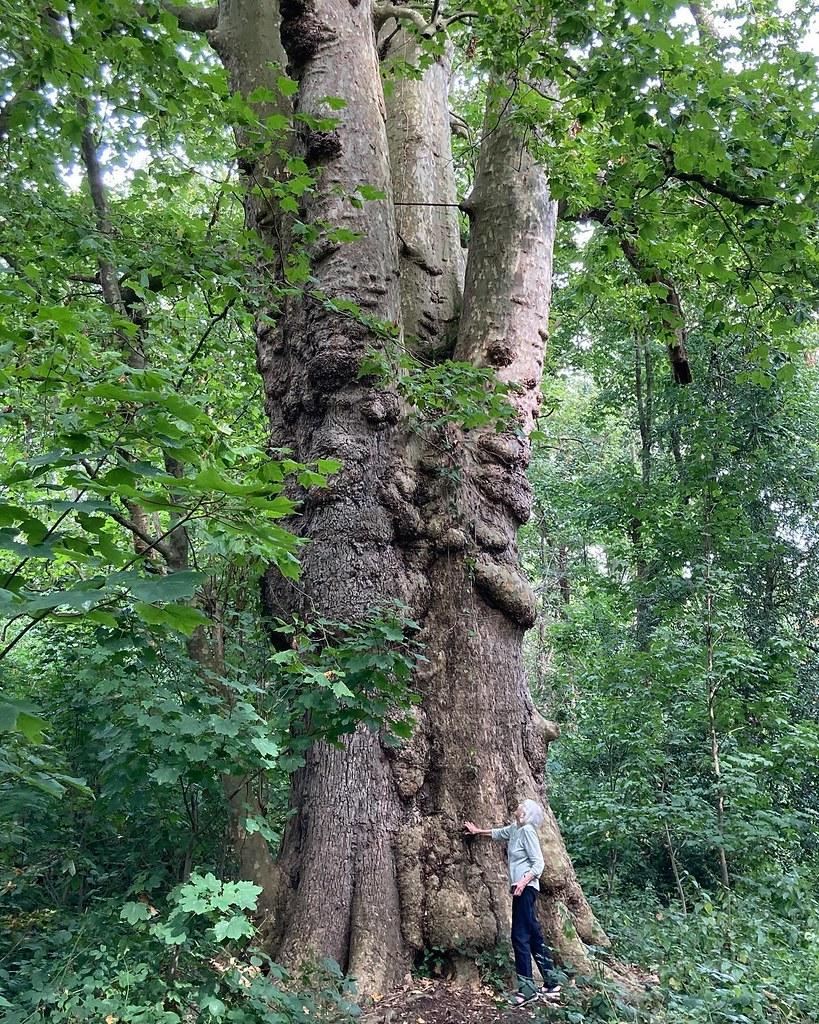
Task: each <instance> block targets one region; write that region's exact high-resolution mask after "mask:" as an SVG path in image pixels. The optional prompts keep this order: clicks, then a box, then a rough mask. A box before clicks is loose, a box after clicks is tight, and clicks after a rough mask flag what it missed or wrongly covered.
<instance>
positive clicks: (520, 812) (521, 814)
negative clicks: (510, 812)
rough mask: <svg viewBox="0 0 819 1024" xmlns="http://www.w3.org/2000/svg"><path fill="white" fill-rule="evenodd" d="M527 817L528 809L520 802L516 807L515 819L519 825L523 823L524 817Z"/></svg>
mask: <svg viewBox="0 0 819 1024" xmlns="http://www.w3.org/2000/svg"><path fill="white" fill-rule="evenodd" d="M525 817H526V811H524V809H523V804H518V805H517V807H516V808H515V821H516V822H517V823H518V825H522V824H523V819H524V818H525Z"/></svg>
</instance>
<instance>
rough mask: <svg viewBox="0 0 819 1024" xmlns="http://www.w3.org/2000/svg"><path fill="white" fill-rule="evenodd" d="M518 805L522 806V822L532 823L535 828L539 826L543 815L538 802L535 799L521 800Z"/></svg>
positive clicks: (525, 823)
mask: <svg viewBox="0 0 819 1024" xmlns="http://www.w3.org/2000/svg"><path fill="white" fill-rule="evenodd" d="M520 806H521V807H522V808H523V824H524V825H534V826H535V828H540V826H541V825H542V824H543V819H544V817H545V814H544V812H543V808H542V807H541V806H540V804H539V803H537V802H536V801H535V800H521V802H520Z"/></svg>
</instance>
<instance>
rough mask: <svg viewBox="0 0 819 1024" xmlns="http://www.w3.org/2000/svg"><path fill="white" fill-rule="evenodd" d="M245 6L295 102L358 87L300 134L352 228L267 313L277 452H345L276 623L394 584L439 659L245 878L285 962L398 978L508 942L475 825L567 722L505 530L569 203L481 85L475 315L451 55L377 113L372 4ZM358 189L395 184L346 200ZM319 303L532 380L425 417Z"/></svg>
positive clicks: (271, 593)
mask: <svg viewBox="0 0 819 1024" xmlns="http://www.w3.org/2000/svg"><path fill="white" fill-rule="evenodd" d="M242 4H243V5H244V4H247V5H249V6H248V7H247V10H250V9H251V8H253V7H254V5H255V14H253V18H260V19H261V18H264V19H268V20H267V21H266V22H265V26H266V27H265V29H264V33H263V34H264V36H265V37H266V38H270V31H271V29H272V28H276V29H277V30H280V39H281V42H282V44H283V48H284V52H285V59H286V61H287V68H288V72H289V74H290V75H291V76H292V77H294V78H295V79H296V80H297V81H298V83H299V91H298V93H297V95H296V97H295V104H296V106H295V109H296V111H297V112H298V113H303V114H309V115H312V116H315V117H320V116H324V115H326V114H328V113H330V112H331V111H329V110H328V109H327V105H326V103H325V102H324V97H326V96H328V95H329V96H340V97H341V98H342V99H344V100H345V106H344V108H343V110H342V111H341V112H340V113H339V114H336V115H335V116H337V117H338V118H339V123H338V125H337V127H336V128H334V129H333V130H331V131H324V132H316V131H312V130H303V131H302V132H301V135H300V138H299V142H298V145H299V147H300V152H301V153H302V155H303V157H304V159H305V160H306V161H307V163H308V164H309V165H310V166H311V167H312V168H313V169H314V171H315V173H316V175H317V187H316V189H315V190H314V191H313V192H312V193H310V194H308V195H306V196H305V197H304V198H303V200H302V208H301V210H300V214H299V216H300V219H301V220H303V221H307V222H310V223H313V224H323V225H325V226H329V228H333V227H343V228H347V229H350V230H352V231H355V232H359V233H360V235H361V237H360V238H359V239H358V240H357V241H354V242H352V243H348V244H345V245H343V246H342V245H340V244H338V243H336V242H333V241H332V239H331V238H328V236H327V233H326V232H324V233H323V234H322V235H321V237H320V238H319V240H318V241H317V242H316V243H315V244H314V245H313V248H312V251H311V252H310V256H311V261H312V270H313V274H314V277H315V281H316V286H315V288H314V289H313V291H312V296H313V297H311V296H310V295H306V294H305V295H303V296H301V297H299V298H293V299H290V300H288V305H287V307H286V308H285V309H284V311H283V312H282V315H281V316H280V317H279V319H278V323H277V325H276V327H271V326H269V324H266V323H265V324H260V327H259V331H258V346H257V351H258V365H259V368H260V371H261V374H262V378H263V381H264V388H265V396H266V407H267V411H268V413H269V417H270V424H271V437H272V444H273V445H274V446H276V447H278V446H284V445H286V446H287V447H289V448H290V449H291V450H292V451H293V453H294V457H295V458H296V459H298V460H299V461H305V462H309V461H312V460H316V459H320V458H333V459H338V460H340V461H341V462H342V463H343V468H342V469H341V471H340V472H339V473H338V474H337V475H336V476H335V477H333V479H332V480H331V482H330V483H329V484H328V486H327V487H325V488H323V489H320V490H315V489H314V490H311V491H309V492H307V493H304V494H303V495H301V498H302V499H303V506H302V511H303V514H302V516H301V519H300V521H299V524H298V529H299V530H300V532H301V533H302V534H303V535H304V536H305V537H306V538H309V540H310V544H309V545H308V546H307V548H306V549H305V553H304V556H303V573H302V577H301V580H300V581H299V583H298V585H297V586H294V585H293V584H291V583H290V582H288V581H286V580H283V579H282V578H281V577H280V576H279V575H278V574H277V573H276V572H275V571H273V570H271V571H270V572H269V573H268V574H267V576H266V578H265V584H264V601H265V604H266V607H267V609H268V611H269V612H270V613H271V614H275V615H282V616H289V615H292V614H294V613H297V614H299V615H302V616H307V617H309V616H312V615H315V614H320V615H323V616H326V617H329V618H335V619H339V620H347V621H349V620H351V619H356V618H360V617H363V616H364V615H366V614H367V613H368V611H369V610H370V609H371V608H372V607H373V606H374V605H375V604H377V603H378V602H379V601H384V600H387V599H391V598H400V599H401V600H403V601H404V602H405V603H406V604H407V605H408V606H409V609H410V612H411V614H412V616H413V617H414V618H415V619H416V620H417V621H418V622H420V623H421V626H422V640H423V642H424V644H425V648H426V657H427V659H428V660H427V661H426V663H425V664H424V665H423V667H422V668H421V669H420V670H419V671H418V673H417V676H416V680H415V683H416V686H417V688H418V690H419V692H420V693H421V695H422V700H423V702H422V704H421V707H420V710H419V711H418V715H417V723H416V728H415V732H414V734H413V736H412V738H411V739H410V740H409V741H408V742H407V743H406V744H404V745H403V746H402V747H401V748H399V749H398V750H395V749H391V748H389V747H387V746H386V745H382V742H381V738H380V737H379V736H378V735H377V734H375V733H373V732H370V731H367V730H366V729H363V728H362V729H360V730H359V731H357V732H356V733H355V734H354V735H352V736H350V737H348V738H347V739H346V741H345V742H344V745H343V748H342V749H336V748H331V747H329V746H327V745H325V744H322V743H317V744H315V745H314V747H313V748H312V749H311V751H310V752H309V754H308V756H307V760H306V764H305V766H304V767H303V768H302V769H301V770H300V771H299V772H297V774H296V775H295V777H294V781H293V788H292V793H291V805H292V810H293V815H292V817H291V819H290V822H289V824H288V826H287V829H286V832H285V835H284V837H283V841H282V848H281V851H280V856H279V860H278V864H277V867H276V869H275V870H271V869H269V868H267V867H266V868H265V870H264V872H263V875H264V877H259V878H256V879H255V880H256V881H258V882H259V883H260V884H262V885H264V886H265V890H266V892H265V896H266V900H265V903H266V906H267V907H268V908H269V909H270V921H269V925H268V928H269V931H268V940H269V943H270V947H271V951H272V952H273V954H274V955H276V956H278V957H280V958H281V959H283V960H284V961H285V962H292V961H297V960H299V959H303V958H305V957H309V956H311V955H315V954H318V955H320V956H331V957H333V958H334V959H336V960H337V961H338V963H339V964H340V965H341V967H342V968H343V969H344V970H345V971H348V972H349V973H350V974H352V975H354V976H356V977H357V978H358V981H359V985H360V987H361V988H362V989H363V990H364V991H365V992H366V991H369V992H373V991H384V990H385V989H386V988H388V987H389V986H390V985H392V984H394V983H395V982H396V981H398V980H399V979H400V978H401V976H402V975H403V974H404V972H405V971H406V969H407V967H408V966H409V964H410V963H411V961H412V958H413V956H414V955H416V954H417V953H418V952H419V951H420V950H422V949H423V948H424V947H428V946H437V947H441V948H445V949H449V950H452V951H457V950H460V949H463V948H464V947H472V948H475V947H477V948H490V947H492V946H494V945H495V944H496V943H497V942H498V941H499V940H501V939H503V938H504V937H505V936H506V934H507V929H508V917H509V902H510V901H509V896H508V892H507V886H506V884H505V870H504V867H503V864H502V853H501V851H500V850H498V849H497V848H496V847H493V846H490V845H474V844H472V843H470V842H468V841H466V840H465V839H464V837H463V835H462V824H461V823H462V821H463V818H464V817H465V816H467V815H474V816H481V817H482V818H483V819H484V820H491V821H495V822H498V821H502V820H504V819H506V817H507V815H508V812H509V810H510V808H511V807H512V806H514V804H516V803H517V801H519V800H520V799H521V798H524V797H536V798H539V799H541V800H543V801H544V803H545V802H546V794H545V790H544V777H543V773H544V767H545V762H546V751H547V745H548V742H549V741H550V740H551V739H554V738H555V736H556V735H557V730H556V728H555V727H554V726H552V725H551V724H550V723H548V722H546V721H545V720H544V719H543V718H542V717H541V716H540V715H539V714H538V712H537V711H536V710H535V708H534V707H533V705H532V701H531V698H530V696H529V692H528V688H527V683H526V677H525V672H524V666H523V658H522V640H523V634H524V632H525V630H526V629H527V628H528V627H529V626H530V625H531V624H532V622H533V621H534V611H535V609H534V596H533V594H532V591H531V589H530V587H529V584H528V583H527V581H526V580H525V578H524V577H523V576H522V574H521V572H520V569H519V567H518V556H517V547H516V541H515V536H516V531H517V529H518V527H519V525H520V524H521V523H523V522H524V521H525V520H526V519H527V517H528V515H529V511H530V504H531V493H530V488H529V485H528V483H527V480H526V475H525V474H526V466H527V463H528V459H529V442H528V440H527V437H528V434H529V432H530V431H531V429H532V427H533V425H534V423H535V420H536V418H537V412H538V406H539V402H540V388H539V382H540V376H541V372H542V367H543V355H544V350H545V345H546V340H547V331H548V313H549V298H550V290H551V256H552V246H553V241H554V230H555V220H556V206H555V203H554V202H553V201H552V200H551V198H550V195H549V188H548V181H547V178H546V175H545V173H544V171H543V170H542V169H541V168H539V167H538V166H537V165H536V164H535V163H534V162H533V160H532V158H531V157H530V155H529V154H528V152H527V150H526V147H525V145H524V144H523V142H522V141H521V137H520V134H519V131H518V129H517V126H516V124H515V119H514V116H513V115H514V105H513V104H510V103H509V102H508V101H507V100H501V99H500V96H499V92H498V90H491V98H490V102H489V106H488V111H487V126H486V131H485V136H484V142H483V145H482V148H481V155H480V160H479V168H478V174H477V179H476V182H475V187H474V190H473V192H472V195H471V197H470V199H469V201H468V203H467V204H466V205H467V207H468V209H469V211H470V215H471V219H472V231H471V240H470V247H469V256H468V264H467V268H466V280H465V291H464V297H463V309H462V311H461V288H462V254H461V248H460V242H459V233H458V222H457V199H456V195H455V182H454V175H453V173H452V167H451V149H450V138H449V131H450V127H449V112H448V104H447V98H448V97H447V91H448V78H449V70H448V65H447V61H446V58H445V57H444V58H440V59H438V60H437V61H433V62H432V63H431V65H430V66H429V67H427V68H426V70H425V71H424V73H423V74H422V75H421V76H420V77H419V78H418V79H416V80H412V81H410V80H407V81H403V82H399V85H398V88H397V89H396V90H395V92H394V94H393V95H392V97H391V98H390V100H389V102H388V103H387V104H385V101H384V96H383V93H382V86H381V78H380V70H379V56H380V54H379V46H378V40H377V38H376V29H375V25H374V21H373V10H372V2H371V0H358V2H354V0H282V3H281V11H280V14H281V21H280V25H279V24H275V23H271V22H270V20H269V19H270V18H271V17H273V18H275V14H271V11H272V10H273V5H272V4H271V5H267V4H261V3H260V2H258V0H242ZM237 5H239V0H223V3H222V4H221V9H220V21H219V25H217V28H216V29H215V30H214V36H215V37H216V38H217V39H218V40H219V52H220V54H221V55H222V57H223V59H224V60H225V62H226V64H227V66H228V67H229V68H230V69H231V75H232V79H233V82H234V85H235V87H238V88H241V89H242V91H244V92H249V91H251V90H252V88H253V87H255V85H257V84H266V83H265V81H264V80H263V79H264V77H265V75H266V74H267V73H268V72H267V71H266V70H264V69H263V68H262V64H261V63H260V62H259V60H258V57H257V56H256V54H257V47H256V45H255V42H254V43H253V44H252V45H251V44H250V43H248V46H249V47H250V49H249V51H248V52H249V53H250V54H252V55H253V56H252V57H247V59H246V56H245V54H244V52H243V47H242V42H241V40H242V38H243V37H244V36H245V35H246V34H247V32H251V33H254V25H253V23H252V21H251V22H248V20H247V18H246V19H245V20H244V21H242V20H241V19H240V20H239V21H238V22H237V21H233V22H232V24H233V25H234V26H236V25H238V26H239V29H240V30H238V29H237V31H236V32H235V33H234V35H233V36H232V42H231V43H229V44H228V42H227V40H228V39H229V38H231V37H230V33H227V32H225V31H223V28H224V25H223V19H225V18H228V17H231V16H232V14H235V12H236V10H237ZM224 24H227V23H226V22H225V23H224ZM395 27H396V26H395V25H394V24H393V25H391V26H386V25H383V24H382V27H381V48H382V51H383V56H384V57H385V59H386V60H390V59H394V58H395V57H396V56H401V57H403V58H404V59H408V60H411V61H414V60H417V57H418V53H419V42H418V40H417V37H415V36H412V35H410V32H409V30H405V29H403V28H401V29H400V30H399V31H398V32H396V33H393V31H392V30H393V29H394V28H395ZM261 35H262V33H261V32H256V33H255V36H254V39H258V38H259V37H261ZM390 35H391V36H392V38H391V39H389V42H387V41H386V40H387V37H388V36H390ZM273 59H275V58H273ZM254 75H259V76H261V78H262V80H260V81H255V79H254ZM362 184H366V185H369V186H372V187H375V188H377V189H379V190H380V191H382V192H383V193H384V194H385V196H386V199H384V200H382V201H377V202H368V203H366V204H364V206H363V207H362V206H361V204H355V203H351V202H350V201H349V196H350V195H351V194H352V193H354V192H355V190H356V188H357V187H358V186H359V185H362ZM396 198H397V200H398V203H399V204H403V205H398V206H397V207H396V206H395V205H394V200H396ZM408 204H412V205H408ZM415 204H430V205H415ZM396 209H397V210H398V211H399V213H398V214H397V216H396V213H395V210H396ZM251 219H252V218H251ZM255 226H256V228H257V230H258V231H260V233H261V234H262V236H263V239H264V240H265V241H266V242H268V243H269V244H274V243H275V242H276V240H277V237H280V228H281V225H277V224H268V223H266V222H265V220H264V218H255ZM277 233H278V234H277ZM322 295H324V296H327V297H329V298H331V299H332V298H346V299H353V300H355V302H356V303H357V304H358V305H359V306H360V307H361V308H362V309H363V310H364V311H365V312H367V313H369V314H373V315H374V316H376V317H378V318H379V319H380V320H381V321H386V322H387V323H391V324H394V325H395V334H396V337H397V338H398V339H400V338H402V337H405V336H406V337H408V338H411V340H410V341H409V342H408V343H409V344H410V345H411V346H413V347H414V348H415V349H416V351H419V352H420V353H421V354H422V355H423V356H424V358H426V359H436V358H441V357H443V356H444V355H446V354H447V353H449V352H451V351H452V350H453V346H454V355H455V357H456V358H457V359H460V360H465V361H468V362H471V363H473V364H474V365H477V366H482V367H487V366H489V367H493V368H494V369H495V370H496V371H497V374H498V376H499V377H500V378H501V379H502V380H505V381H507V382H509V383H510V384H512V385H514V386H515V387H516V389H517V390H516V391H515V392H514V393H513V395H512V402H513V404H514V406H515V409H516V423H515V425H514V429H513V430H510V432H509V433H506V434H498V433H496V432H495V431H494V429H487V430H479V431H474V432H471V433H468V432H465V431H463V430H461V429H459V428H457V427H454V426H451V425H450V426H448V427H447V428H445V429H443V430H438V431H435V432H426V433H424V432H420V433H418V432H414V431H413V429H412V427H411V423H410V418H409V415H408V413H409V410H408V409H407V408H406V407H405V405H404V403H403V401H402V399H401V398H400V396H399V394H398V393H397V392H396V391H393V390H391V389H389V388H386V389H385V388H379V387H377V386H376V385H375V383H374V382H373V381H371V380H367V379H361V378H360V377H359V373H358V371H359V366H360V364H361V360H362V357H363V356H364V354H365V352H366V351H367V350H368V349H369V348H371V347H375V348H377V347H379V346H380V345H382V344H383V341H382V339H381V338H380V337H379V336H378V335H376V333H374V332H372V331H371V330H369V329H368V328H367V327H366V326H365V325H363V324H362V323H361V322H359V321H358V320H356V319H354V318H350V317H344V316H342V315H341V314H340V313H338V312H337V311H335V310H334V309H333V308H332V307H330V306H328V304H327V303H326V302H325V301H323V300H322V298H321V296H322ZM541 839H542V842H543V846H544V854H545V857H546V865H547V866H546V871H545V872H544V876H543V879H542V888H543V895H542V899H541V901H540V909H541V915H542V918H543V921H544V924H545V926H546V932H547V936H548V939H549V941H550V942H551V944H552V945H553V946H554V947H555V948H556V949H557V950H558V952H559V953H560V954H561V955H562V956H564V957H566V958H568V959H571V960H572V961H573V962H574V963H575V964H583V963H584V962H585V961H586V954H585V945H584V944H585V943H589V942H595V943H600V942H604V941H605V936H604V935H603V933H602V931H601V930H600V928H599V926H598V925H597V923H596V921H595V919H594V916H593V914H592V912H591V910H590V908H589V906H588V904H587V902H586V900H585V898H584V896H583V893H582V891H581V889H580V886H579V885H578V883H577V880H576V878H575V875H574V871H573V869H572V866H571V862H570V860H569V857H568V855H567V853H566V850H565V847H564V844H563V841H562V838H561V836H560V832H559V829H558V826H557V823H556V822H555V819H554V817H553V815H552V814H551V813H549V814H547V819H546V823H545V825H544V827H543V831H542V834H541ZM567 924H569V925H572V926H573V927H569V928H567V927H566V925H567Z"/></svg>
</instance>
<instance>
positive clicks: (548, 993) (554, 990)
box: [537, 985, 560, 999]
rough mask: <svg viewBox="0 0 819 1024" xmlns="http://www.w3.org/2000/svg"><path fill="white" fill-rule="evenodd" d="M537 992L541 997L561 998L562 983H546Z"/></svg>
mask: <svg viewBox="0 0 819 1024" xmlns="http://www.w3.org/2000/svg"><path fill="white" fill-rule="evenodd" d="M537 994H538V995H539V996H540V997H541V999H560V985H549V986H548V987H547V986H546V985H544V986H543V987H542V988H539V989H538V991H537Z"/></svg>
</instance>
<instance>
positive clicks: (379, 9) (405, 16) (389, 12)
mask: <svg viewBox="0 0 819 1024" xmlns="http://www.w3.org/2000/svg"><path fill="white" fill-rule="evenodd" d="M373 18H374V20H375V27H376V29H379V28H380V27H381V26H382V25H383V24H384V22H385V21H389V19H390V18H395V19H396V21H411V22H412V24H413V25H415V27H416V28H417V29H418V30H419V32H422V33H428V32H429V29H430V28H431V27H432V28H433V31H434V23H433V25H430V24H428V23H427V20H426V18H425V17H424V16H423V14H421V12H420V11H416V9H415V8H414V7H405V6H404V5H402V4H387V3H385V4H376V5H375V6H374V8H373Z"/></svg>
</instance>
